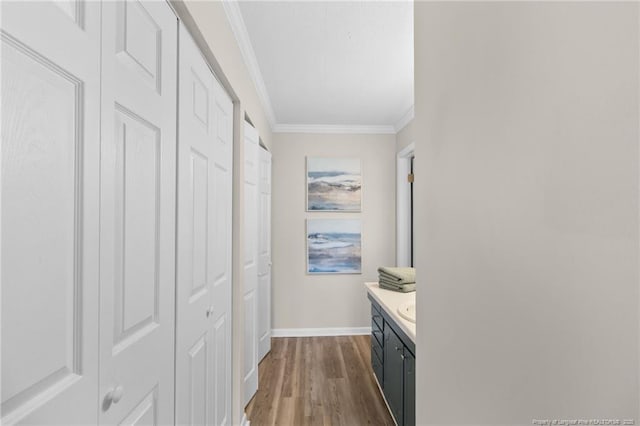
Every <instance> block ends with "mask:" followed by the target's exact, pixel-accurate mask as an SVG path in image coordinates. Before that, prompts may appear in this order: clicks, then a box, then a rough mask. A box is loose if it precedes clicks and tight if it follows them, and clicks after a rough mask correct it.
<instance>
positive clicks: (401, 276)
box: [378, 266, 416, 293]
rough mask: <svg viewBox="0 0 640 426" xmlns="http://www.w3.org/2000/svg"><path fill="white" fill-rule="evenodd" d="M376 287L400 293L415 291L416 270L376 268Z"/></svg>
mask: <svg viewBox="0 0 640 426" xmlns="http://www.w3.org/2000/svg"><path fill="white" fill-rule="evenodd" d="M378 285H379V286H380V287H381V288H384V289H387V290H393V291H399V292H402V293H408V292H410V291H416V270H415V269H414V268H394V267H389V266H383V267H380V268H378Z"/></svg>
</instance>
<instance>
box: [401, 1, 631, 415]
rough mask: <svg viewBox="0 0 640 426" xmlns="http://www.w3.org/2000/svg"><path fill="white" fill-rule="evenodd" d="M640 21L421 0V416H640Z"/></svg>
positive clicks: (604, 8) (596, 12) (532, 6)
mask: <svg viewBox="0 0 640 426" xmlns="http://www.w3.org/2000/svg"><path fill="white" fill-rule="evenodd" d="M638 16H639V15H638V4H637V3H626V4H613V3H607V2H600V3H581V2H574V3H552V2H551V3H550V2H545V3H520V2H514V3H500V2H497V3H430V2H416V3H415V25H414V27H415V46H416V52H415V64H416V65H415V67H416V68H415V76H416V86H415V91H416V93H415V100H416V105H415V110H416V118H415V122H414V126H415V134H416V166H417V175H416V186H417V188H418V190H417V194H416V202H417V205H416V211H415V213H416V216H417V217H418V218H419V220H418V221H417V264H418V281H419V290H418V292H417V304H418V306H417V309H418V323H417V332H418V334H417V352H418V353H417V355H418V364H417V383H418V385H417V397H418V403H417V422H418V424H423V425H425V424H429V425H436V424H438V425H443V424H458V425H462V424H491V425H497V424H509V425H516V424H523V425H524V424H526V425H530V424H532V419H554V418H557V419H575V418H583V419H593V418H595V419H600V418H605V419H611V418H614V419H625V418H627V419H635V421H636V423H637V422H639V421H640V414H639V412H638V410H639V407H638V401H639V392H638V362H639V358H638V344H639V342H638V302H639V294H638V282H639V280H638V279H639V277H638V254H639V253H638V232H639V230H638V193H639V192H638V191H639V188H638V155H639V152H638V113H639V111H638V89H639V88H638V78H639V75H640V74H639V71H640V70H639V66H638V51H639V46H638Z"/></svg>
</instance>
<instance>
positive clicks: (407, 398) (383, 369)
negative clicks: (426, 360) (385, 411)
mask: <svg viewBox="0 0 640 426" xmlns="http://www.w3.org/2000/svg"><path fill="white" fill-rule="evenodd" d="M369 300H371V366H372V368H373V372H374V373H375V375H376V378H377V379H378V383H379V384H380V387H381V388H382V391H383V393H384V397H385V399H386V401H387V404H388V405H389V408H390V409H391V415H392V416H393V417H394V418H395V420H396V423H397V424H398V426H414V425H415V388H416V382H415V344H414V343H413V341H411V339H409V337H408V336H407V335H406V334H405V333H404V332H403V331H402V329H401V328H400V327H398V324H397V323H396V322H395V321H394V320H393V318H391V317H390V316H389V314H388V313H387V312H386V311H384V310H383V309H382V308H381V306H380V305H379V304H378V302H376V301H375V300H374V299H373V298H372V297H371V296H369Z"/></svg>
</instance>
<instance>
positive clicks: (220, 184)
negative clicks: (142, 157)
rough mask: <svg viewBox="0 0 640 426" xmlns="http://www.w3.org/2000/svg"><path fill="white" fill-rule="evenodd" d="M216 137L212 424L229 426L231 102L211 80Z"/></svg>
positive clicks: (214, 167) (213, 218) (214, 161)
mask: <svg viewBox="0 0 640 426" xmlns="http://www.w3.org/2000/svg"><path fill="white" fill-rule="evenodd" d="M213 93H214V98H215V104H214V111H215V121H216V135H215V137H214V138H213V144H214V151H213V152H214V160H213V187H214V191H213V206H212V209H211V210H212V211H213V217H212V221H213V223H212V227H213V228H214V232H213V243H212V244H213V260H212V261H213V266H212V273H211V276H212V280H213V294H212V296H213V314H212V316H211V319H212V321H213V329H212V339H211V340H212V342H213V353H212V356H211V359H212V362H213V366H212V370H213V383H214V390H213V420H214V423H215V424H216V425H227V424H231V372H232V358H231V348H232V340H231V336H232V331H231V320H232V316H233V315H232V299H231V295H232V291H233V288H232V284H233V281H232V274H231V271H232V245H233V240H232V236H231V231H232V227H233V102H232V101H231V98H230V97H229V95H227V93H226V92H225V91H224V89H223V88H222V85H221V84H220V83H219V82H218V81H217V80H216V79H215V78H214V79H213Z"/></svg>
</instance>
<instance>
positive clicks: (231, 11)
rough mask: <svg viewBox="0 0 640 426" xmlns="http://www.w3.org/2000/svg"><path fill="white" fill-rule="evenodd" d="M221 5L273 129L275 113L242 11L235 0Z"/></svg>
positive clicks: (224, 1) (224, 0)
mask: <svg viewBox="0 0 640 426" xmlns="http://www.w3.org/2000/svg"><path fill="white" fill-rule="evenodd" d="M222 5H223V7H224V11H225V14H226V15H227V20H228V21H229V24H230V25H231V30H232V31H233V35H234V36H235V38H236V41H237V42H238V47H239V48H240V53H242V58H243V59H244V63H245V65H246V67H247V70H248V71H249V75H250V76H251V79H252V80H253V84H254V86H255V87H256V92H257V93H258V98H260V103H261V104H262V108H263V109H264V113H265V115H266V117H267V121H268V122H269V125H270V126H271V130H273V129H274V126H275V124H276V114H275V112H274V110H273V105H272V104H271V100H270V99H269V93H268V92H267V87H266V86H265V84H264V79H263V78H262V73H261V72H260V67H259V66H258V60H257V59H256V54H255V52H254V51H253V46H252V45H251V39H250V38H249V33H248V32H247V27H246V25H245V23H244V19H242V12H241V11H240V6H239V3H238V1H237V0H223V1H222Z"/></svg>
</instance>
